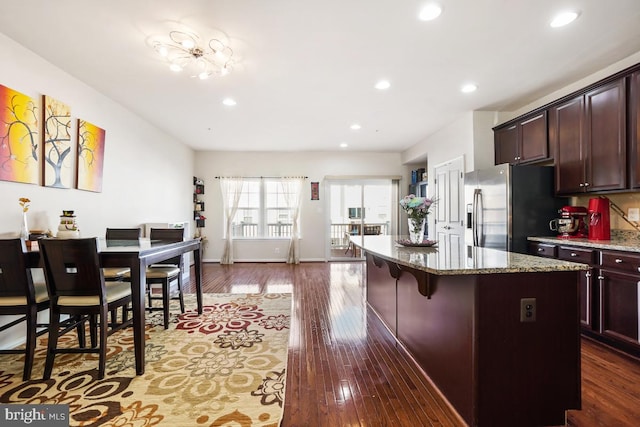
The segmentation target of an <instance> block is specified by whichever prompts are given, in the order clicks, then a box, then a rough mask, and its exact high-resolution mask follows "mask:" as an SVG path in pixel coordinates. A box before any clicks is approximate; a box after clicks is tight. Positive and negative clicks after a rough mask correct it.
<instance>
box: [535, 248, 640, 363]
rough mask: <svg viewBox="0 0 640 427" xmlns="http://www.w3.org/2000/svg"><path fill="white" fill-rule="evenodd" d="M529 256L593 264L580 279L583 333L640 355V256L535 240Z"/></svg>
mask: <svg viewBox="0 0 640 427" xmlns="http://www.w3.org/2000/svg"><path fill="white" fill-rule="evenodd" d="M529 253H530V254H532V255H538V256H544V257H552V258H558V259H562V260H566V261H573V262H580V263H584V264H589V265H590V266H591V267H592V268H591V269H590V270H588V271H586V272H581V274H580V278H579V287H580V321H581V324H582V331H583V333H585V334H586V335H588V336H590V337H593V338H595V339H598V340H600V341H603V342H605V343H607V344H609V345H611V346H613V347H616V348H618V349H620V350H623V351H625V352H627V353H629V354H632V355H634V356H640V325H639V321H640V314H639V310H640V301H638V298H639V297H640V289H639V288H640V254H639V253H635V252H625V251H617V250H609V249H602V250H597V249H592V248H585V247H578V246H571V245H569V244H567V245H565V244H557V245H556V244H552V243H544V242H533V241H532V242H529Z"/></svg>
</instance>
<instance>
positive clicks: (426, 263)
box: [351, 236, 589, 275]
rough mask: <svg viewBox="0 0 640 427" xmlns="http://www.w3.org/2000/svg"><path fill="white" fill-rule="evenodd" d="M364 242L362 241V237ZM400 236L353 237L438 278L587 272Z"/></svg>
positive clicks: (567, 265) (554, 262)
mask: <svg viewBox="0 0 640 427" xmlns="http://www.w3.org/2000/svg"><path fill="white" fill-rule="evenodd" d="M362 237H364V239H362V240H361V238H362ZM404 238H406V236H405V237H399V236H352V237H351V241H352V242H353V244H354V245H356V246H358V247H360V248H362V249H364V251H366V252H369V253H371V254H373V255H376V256H378V257H380V258H382V259H385V260H388V261H391V262H395V263H397V264H399V265H404V266H407V267H412V268H415V269H416V270H422V271H426V272H428V273H432V274H439V275H459V274H496V273H527V272H550V271H578V270H588V269H589V266H588V265H587V264H579V263H575V262H568V261H560V260H555V259H551V258H543V257H538V256H532V255H524V254H519V253H515V252H505V251H499V250H495V249H485V248H480V247H472V246H465V245H463V246H462V247H456V248H450V247H444V246H443V245H441V244H438V245H437V246H435V247H404V246H401V245H400V244H398V243H396V240H399V239H404Z"/></svg>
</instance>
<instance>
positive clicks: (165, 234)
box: [146, 228, 184, 329]
mask: <svg viewBox="0 0 640 427" xmlns="http://www.w3.org/2000/svg"><path fill="white" fill-rule="evenodd" d="M149 239H150V240H151V241H152V242H153V241H154V240H160V241H164V242H167V243H174V242H181V241H183V240H184V230H183V229H181V228H151V231H150V232H149ZM182 268H183V262H182V256H181V255H180V256H177V257H174V258H171V259H168V260H165V261H162V262H160V263H158V264H153V265H151V266H149V267H148V268H147V270H146V274H147V294H148V298H149V307H148V309H149V310H150V311H158V310H162V311H163V313H164V328H165V329H168V328H169V302H170V300H171V299H178V300H179V301H180V312H181V313H184V296H183V294H182ZM172 283H175V284H176V285H175V286H172ZM155 284H159V285H161V290H162V295H161V296H160V297H157V296H154V286H153V285H155ZM155 300H162V307H154V306H153V301H155Z"/></svg>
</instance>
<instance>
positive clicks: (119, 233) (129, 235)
mask: <svg viewBox="0 0 640 427" xmlns="http://www.w3.org/2000/svg"><path fill="white" fill-rule="evenodd" d="M141 235H142V229H141V228H107V230H106V233H105V238H106V239H107V240H138V239H140V236H141ZM102 272H103V273H104V279H105V280H107V281H113V280H125V279H126V275H127V273H129V268H127V267H105V268H103V269H102Z"/></svg>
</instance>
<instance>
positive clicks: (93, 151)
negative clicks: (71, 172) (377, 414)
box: [77, 120, 106, 193]
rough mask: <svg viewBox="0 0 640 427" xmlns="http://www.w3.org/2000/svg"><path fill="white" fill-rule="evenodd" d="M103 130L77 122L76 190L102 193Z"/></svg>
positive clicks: (83, 122) (86, 123) (84, 122)
mask: <svg viewBox="0 0 640 427" xmlns="http://www.w3.org/2000/svg"><path fill="white" fill-rule="evenodd" d="M105 133H106V132H105V130H104V129H101V128H99V127H98V126H96V125H94V124H91V123H89V122H87V121H86V120H78V162H77V163H78V167H77V175H78V177H77V178H78V179H77V188H78V190H87V191H95V192H97V193H100V192H102V167H103V165H104V143H105Z"/></svg>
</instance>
